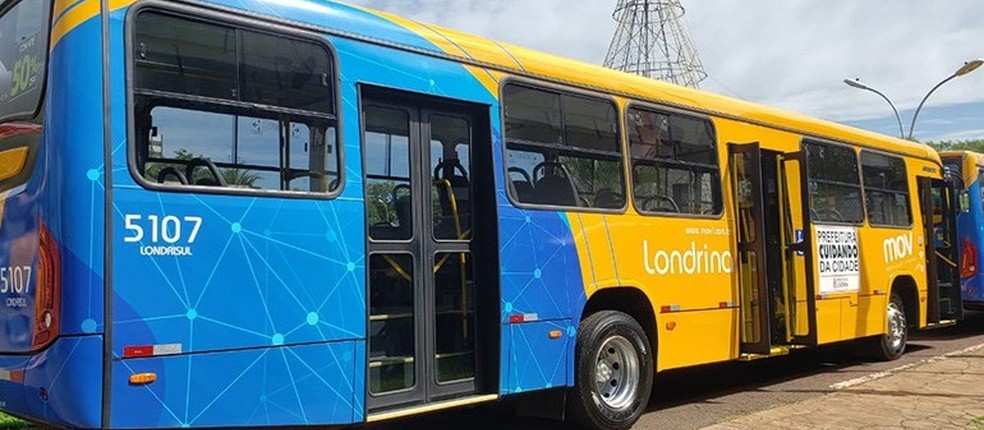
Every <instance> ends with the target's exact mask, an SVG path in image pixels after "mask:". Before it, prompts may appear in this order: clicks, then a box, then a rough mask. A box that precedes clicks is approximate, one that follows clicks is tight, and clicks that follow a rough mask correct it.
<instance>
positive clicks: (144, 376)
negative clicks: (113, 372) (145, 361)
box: [130, 373, 157, 385]
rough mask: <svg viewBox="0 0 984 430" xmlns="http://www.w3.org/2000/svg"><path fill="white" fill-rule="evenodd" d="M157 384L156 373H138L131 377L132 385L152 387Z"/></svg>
mask: <svg viewBox="0 0 984 430" xmlns="http://www.w3.org/2000/svg"><path fill="white" fill-rule="evenodd" d="M154 382H157V374H156V373H137V374H136V375H130V385H150V384H153V383H154Z"/></svg>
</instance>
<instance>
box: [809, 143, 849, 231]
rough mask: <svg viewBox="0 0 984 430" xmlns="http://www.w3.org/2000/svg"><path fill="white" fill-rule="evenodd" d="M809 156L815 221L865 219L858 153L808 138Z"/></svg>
mask: <svg viewBox="0 0 984 430" xmlns="http://www.w3.org/2000/svg"><path fill="white" fill-rule="evenodd" d="M803 146H804V148H805V149H806V151H807V154H808V157H809V162H808V165H809V173H810V175H809V187H810V211H811V213H810V217H811V218H812V219H813V221H814V222H834V223H847V224H860V223H862V222H863V221H864V209H863V204H862V202H861V175H860V172H858V156H857V153H855V152H854V150H853V149H851V148H850V147H847V146H840V145H832V144H828V143H820V142H806V143H804V145H803Z"/></svg>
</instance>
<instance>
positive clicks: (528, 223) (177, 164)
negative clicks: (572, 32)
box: [0, 0, 960, 429]
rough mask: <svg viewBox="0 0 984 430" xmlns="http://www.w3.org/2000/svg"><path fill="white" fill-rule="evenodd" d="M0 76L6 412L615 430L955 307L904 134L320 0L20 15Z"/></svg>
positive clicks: (87, 0)
mask: <svg viewBox="0 0 984 430" xmlns="http://www.w3.org/2000/svg"><path fill="white" fill-rule="evenodd" d="M0 69H2V70H0V123H2V125H0V192H2V197H3V199H2V205H0V214H2V217H0V218H2V225H0V294H2V300H3V303H4V306H3V307H0V322H2V324H3V330H2V331H0V410H3V411H5V412H8V413H10V414H13V415H15V416H19V417H23V418H26V419H29V420H31V421H35V422H39V423H43V424H45V425H52V426H60V427H81V428H179V427H193V428H194V427H198V428H203V427H257V426H283V427H287V426H291V427H293V426H325V425H347V424H359V423H366V422H377V421H383V420H388V419H394V418H398V417H404V416H409V415H413V414H417V413H423V412H428V411H434V410H439V409H446V408H452V407H461V406H467V405H475V404H480V403H487V402H494V401H497V400H500V399H511V398H521V399H524V401H523V402H522V403H523V404H527V405H529V404H535V405H540V406H539V411H540V412H544V411H552V412H556V413H557V414H560V413H563V412H565V411H566V412H567V416H568V417H569V418H571V419H572V420H574V421H576V422H578V423H580V424H582V425H584V426H586V427H590V428H597V429H625V428H628V427H629V426H631V425H632V423H634V422H635V421H636V420H637V419H638V418H639V416H640V415H641V414H642V413H643V411H644V410H645V408H646V406H647V404H648V400H649V394H650V390H651V387H652V385H653V383H654V374H656V373H657V372H661V371H665V370H669V369H677V368H683V367H689V366H695V365H701V364H707V363H716V362H724V361H729V360H753V359H759V358H767V357H774V356H780V355H784V354H787V353H788V352H789V351H790V350H792V349H797V348H804V347H813V346H819V345H827V344H832V343H837V342H846V341H855V340H856V341H858V342H861V343H862V344H863V346H864V347H865V348H867V349H868V350H869V352H870V353H871V354H872V355H874V356H875V357H878V358H881V359H889V360H890V359H894V358H897V357H899V356H900V355H901V354H902V353H903V352H904V350H905V346H906V339H907V335H908V333H909V330H910V329H922V328H927V327H932V326H939V325H945V324H949V323H950V322H951V321H952V320H953V319H954V318H956V317H957V316H958V315H957V314H956V313H955V310H954V306H956V308H957V309H959V302H960V297H959V294H957V295H953V294H951V293H952V291H950V290H946V289H944V288H941V284H942V283H943V282H942V281H941V280H943V281H945V280H946V279H948V278H947V277H946V276H949V275H947V273H950V274H951V275H952V273H951V272H952V266H951V265H947V264H945V262H946V261H956V258H955V254H953V252H955V251H954V250H953V249H952V247H950V248H946V247H943V246H941V245H940V243H942V242H941V241H939V240H933V238H934V237H942V238H943V239H948V235H952V234H953V229H952V228H947V226H948V225H949V224H948V223H947V222H946V220H952V218H953V216H954V213H953V211H952V209H951V208H953V207H954V204H953V203H954V198H955V197H954V195H953V191H952V188H950V189H948V188H947V187H946V183H945V182H944V181H943V179H944V175H943V168H942V164H941V161H940V158H939V156H938V155H937V154H936V153H935V152H933V151H932V150H930V149H928V148H926V147H924V146H921V145H917V144H914V143H910V142H906V141H901V140H897V139H893V138H889V137H885V136H881V135H877V134H873V133H868V132H863V131H860V130H856V129H853V128H848V127H845V126H841V125H836V124H832V123H828V122H824V121H820V120H815V119H812V118H809V117H805V116H801V115H794V114H789V113H785V112H782V111H778V110H774V109H770V108H767V107H762V106H758V105H754V104H750V103H745V102H741V101H736V100H731V99H728V98H725V97H721V96H717V95H713V94H709V93H705V92H701V91H696V90H691V89H686V88H679V87H676V86H673V85H669V84H665V83H661V82H656V81H651V80H648V79H644V78H641V77H637V76H630V75H626V74H621V73H618V72H614V71H610V70H606V69H603V68H599V67H594V66H589V65H585V64H580V63H577V62H573V61H569V60H565V59H561V58H557V57H553V56H550V55H546V54H541V53H537V52H533V51H530V50H527V49H523V48H520V47H515V46H510V45H504V44H500V43H496V42H493V41H489V40H485V39H482V38H478V37H475V36H470V35H467V34H463V33H459V32H456V31H452V30H447V29H443V28H439V27H434V26H430V25H426V24H421V23H417V22H414V21H411V20H407V19H404V18H400V17H398V16H394V15H390V14H386V13H382V12H375V11H370V10H365V9H361V8H356V7H352V6H347V5H344V4H339V3H333V2H329V1H323V0H318V1H315V0H289V1H288V0H282V1H277V2H270V1H263V0H235V1H233V0H208V1H185V0H170V1H163V0H145V1H133V0H56V1H53V2H47V1H41V0H20V1H17V0H13V1H6V2H3V3H2V9H0ZM950 242H951V243H952V240H950ZM947 271H951V272H947ZM656 383H658V381H657V382H656Z"/></svg>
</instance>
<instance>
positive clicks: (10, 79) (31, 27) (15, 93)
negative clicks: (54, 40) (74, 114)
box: [0, 0, 50, 121]
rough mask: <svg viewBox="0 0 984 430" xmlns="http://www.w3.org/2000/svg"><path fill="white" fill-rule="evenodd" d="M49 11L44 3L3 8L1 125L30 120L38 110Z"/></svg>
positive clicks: (0, 22)
mask: <svg viewBox="0 0 984 430" xmlns="http://www.w3.org/2000/svg"><path fill="white" fill-rule="evenodd" d="M39 4H41V7H38V5H39ZM49 8H50V2H47V1H37V0H26V1H20V2H17V4H15V5H14V6H13V7H7V8H4V11H3V16H2V17H0V121H5V120H8V119H11V118H14V117H24V116H33V114H34V113H35V112H36V111H37V109H38V105H39V104H40V101H41V94H42V93H43V88H44V73H45V61H46V59H47V55H46V54H47V50H48V43H47V33H48V32H47V29H48V25H47V24H48V22H47V16H48V9H49Z"/></svg>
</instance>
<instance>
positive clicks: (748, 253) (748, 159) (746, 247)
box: [728, 142, 772, 355]
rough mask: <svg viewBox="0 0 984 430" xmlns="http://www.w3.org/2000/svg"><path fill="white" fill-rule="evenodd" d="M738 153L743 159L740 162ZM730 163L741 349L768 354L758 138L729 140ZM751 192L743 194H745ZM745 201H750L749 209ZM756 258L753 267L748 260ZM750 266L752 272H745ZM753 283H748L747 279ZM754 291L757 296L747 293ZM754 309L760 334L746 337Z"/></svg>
mask: <svg viewBox="0 0 984 430" xmlns="http://www.w3.org/2000/svg"><path fill="white" fill-rule="evenodd" d="M739 157H741V159H742V160H743V161H742V162H739ZM728 164H729V168H730V169H731V196H732V205H733V207H734V210H735V227H736V228H735V236H734V237H735V242H736V243H737V249H738V255H737V259H736V264H735V267H736V268H737V272H738V296H739V304H740V306H739V309H740V313H741V315H740V316H739V326H740V328H739V333H740V339H741V353H743V354H760V355H769V354H770V353H771V351H772V335H771V333H772V325H771V321H772V318H771V313H772V309H771V307H772V303H771V301H770V300H769V288H768V283H767V281H766V278H767V277H768V276H769V272H768V264H767V262H766V258H767V256H768V249H766V238H765V216H764V207H765V199H764V193H763V191H762V151H761V148H760V147H759V143H758V142H753V143H746V144H734V143H729V144H728ZM745 193H747V194H748V197H747V198H743V197H742V194H745ZM743 203H750V207H748V208H747V209H743V208H742V204H743ZM743 211H749V212H750V215H751V218H752V219H751V220H750V221H751V222H752V223H753V224H752V225H751V226H749V227H750V231H751V232H752V233H751V238H747V237H746V229H745V226H744V223H745V221H746V220H745V219H744V218H745V217H744V216H743V215H742V213H743ZM750 259H754V263H752V264H754V267H752V264H749V261H751V260H750ZM746 268H748V269H749V270H750V271H751V272H753V273H745V272H744V270H745V269H746ZM749 281H750V282H751V283H752V285H746V283H747V282H749ZM749 293H751V294H752V295H753V296H754V297H747V296H746V295H747V294H749ZM747 312H752V315H751V318H752V319H753V321H754V323H753V329H752V330H753V331H754V332H756V333H755V335H756V336H757V338H753V339H747V337H746V334H747V333H748V328H747V327H746V326H745V324H746V313H747Z"/></svg>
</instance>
